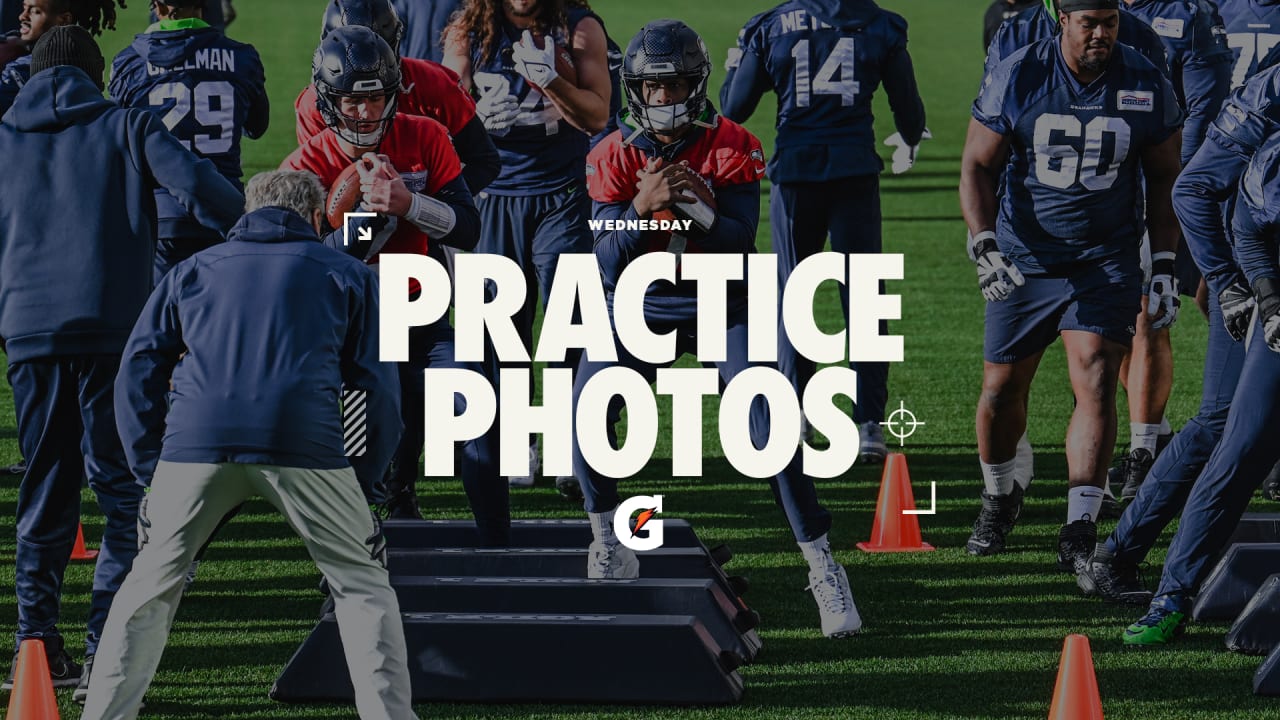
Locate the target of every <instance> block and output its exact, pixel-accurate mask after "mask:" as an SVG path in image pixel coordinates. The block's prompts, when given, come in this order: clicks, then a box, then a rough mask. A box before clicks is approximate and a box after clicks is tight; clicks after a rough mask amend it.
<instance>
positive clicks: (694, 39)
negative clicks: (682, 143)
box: [622, 20, 711, 134]
mask: <svg viewBox="0 0 1280 720" xmlns="http://www.w3.org/2000/svg"><path fill="white" fill-rule="evenodd" d="M710 76H711V57H710V55H708V54H707V46H706V44H704V43H703V42H702V38H701V37H699V36H698V33H696V32H694V31H693V29H692V28H690V27H689V26H688V25H685V24H684V23H682V22H680V21H679V20H654V21H653V22H651V23H649V24H648V25H645V26H644V27H643V28H641V29H640V32H638V33H636V36H635V37H633V38H631V42H630V43H629V44H628V45H627V52H626V55H625V56H624V57H623V59H622V83H623V85H625V86H626V88H627V109H628V111H629V112H630V114H631V118H632V120H633V121H634V122H635V123H636V124H637V125H638V126H640V127H641V128H643V129H644V130H647V131H649V132H650V133H664V134H665V133H668V132H670V131H672V130H678V129H680V128H682V127H684V126H686V125H689V124H690V123H693V122H695V121H697V120H698V119H699V118H701V117H702V113H703V112H704V111H705V110H706V108H707V78H708V77H710ZM676 78H682V79H684V80H687V81H688V83H689V97H687V98H685V101H684V102H682V103H676V104H674V105H648V104H646V103H645V99H644V83H645V81H646V80H660V81H661V80H672V79H676Z"/></svg>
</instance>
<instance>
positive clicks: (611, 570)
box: [587, 541, 640, 580]
mask: <svg viewBox="0 0 1280 720" xmlns="http://www.w3.org/2000/svg"><path fill="white" fill-rule="evenodd" d="M587 577H588V578H590V579H592V580H631V579H633V578H638V577H640V558H638V557H636V551H635V550H632V549H631V548H629V547H627V546H626V545H623V544H622V543H617V542H613V543H606V542H599V541H597V542H593V543H591V547H590V548H588V549H587Z"/></svg>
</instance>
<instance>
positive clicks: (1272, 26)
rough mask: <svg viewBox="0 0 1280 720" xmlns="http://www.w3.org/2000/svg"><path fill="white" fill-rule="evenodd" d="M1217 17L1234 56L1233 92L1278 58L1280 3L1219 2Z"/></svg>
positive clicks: (1274, 0)
mask: <svg viewBox="0 0 1280 720" xmlns="http://www.w3.org/2000/svg"><path fill="white" fill-rule="evenodd" d="M1218 14H1219V15H1221V16H1222V21H1223V24H1224V25H1225V26H1226V31H1227V46H1228V47H1229V48H1231V51H1232V53H1234V57H1235V64H1234V65H1233V66H1232V68H1231V89H1232V90H1234V89H1236V88H1238V87H1240V86H1241V85H1243V84H1244V82H1245V80H1248V79H1249V78H1251V77H1253V76H1254V75H1256V74H1257V73H1258V72H1259V71H1261V70H1265V69H1267V68H1268V67H1271V65H1272V64H1274V63H1275V61H1276V60H1277V59H1280V58H1277V53H1278V51H1280V0H1218Z"/></svg>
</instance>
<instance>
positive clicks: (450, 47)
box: [440, 25, 475, 92]
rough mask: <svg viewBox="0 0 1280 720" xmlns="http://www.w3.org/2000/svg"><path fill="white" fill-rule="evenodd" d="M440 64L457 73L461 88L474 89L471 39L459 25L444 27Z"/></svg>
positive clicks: (468, 90)
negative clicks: (442, 53)
mask: <svg viewBox="0 0 1280 720" xmlns="http://www.w3.org/2000/svg"><path fill="white" fill-rule="evenodd" d="M440 64H441V65H444V66H445V67H447V68H449V69H450V70H452V71H453V72H454V73H456V74H457V76H458V82H459V83H461V85H462V89H463V90H466V91H467V92H472V91H473V90H474V89H475V86H474V85H473V84H472V82H471V41H470V40H469V39H468V38H467V33H466V31H465V30H463V29H462V28H461V27H459V26H457V25H450V26H449V27H447V28H445V30H444V55H442V56H441V58H440Z"/></svg>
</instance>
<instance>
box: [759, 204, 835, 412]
mask: <svg viewBox="0 0 1280 720" xmlns="http://www.w3.org/2000/svg"><path fill="white" fill-rule="evenodd" d="M822 188H823V185H822V184H821V183H777V184H775V185H774V186H773V188H772V189H771V190H770V192H769V228H770V233H771V235H772V238H773V252H774V254H775V255H776V256H777V258H778V370H779V371H780V372H781V373H782V374H783V375H785V376H786V378H787V379H788V380H790V381H791V385H792V387H794V388H795V389H796V396H797V397H800V396H802V395H803V394H804V387H805V385H806V384H808V382H809V378H811V377H813V373H814V370H815V365H814V362H813V361H812V360H810V359H808V358H806V357H804V356H802V355H800V354H799V353H797V352H796V348H795V346H794V345H792V344H791V339H790V338H789V337H787V326H786V323H785V322H784V321H783V318H782V291H783V290H784V289H785V288H786V286H787V280H788V279H790V277H791V273H792V272H793V271H794V270H795V268H796V266H797V265H799V264H800V262H801V261H803V260H804V259H805V258H808V257H810V256H812V255H814V254H816V253H819V252H822V248H823V246H825V245H826V243H827V219H828V215H829V214H830V207H829V204H828V202H827V201H828V200H829V199H830V198H828V197H827V194H826V193H825V192H823V190H822Z"/></svg>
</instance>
